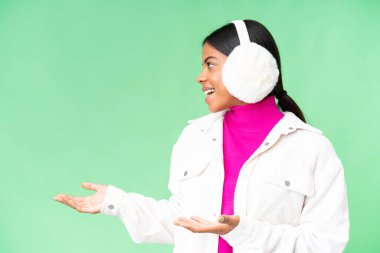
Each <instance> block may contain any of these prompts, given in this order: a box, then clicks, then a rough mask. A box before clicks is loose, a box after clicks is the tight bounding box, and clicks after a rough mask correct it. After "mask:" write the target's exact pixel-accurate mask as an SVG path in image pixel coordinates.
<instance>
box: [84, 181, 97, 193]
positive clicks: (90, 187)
mask: <svg viewBox="0 0 380 253" xmlns="http://www.w3.org/2000/svg"><path fill="white" fill-rule="evenodd" d="M99 186H100V185H97V184H93V183H87V182H84V183H82V187H83V188H85V189H88V190H93V191H97V190H99Z"/></svg>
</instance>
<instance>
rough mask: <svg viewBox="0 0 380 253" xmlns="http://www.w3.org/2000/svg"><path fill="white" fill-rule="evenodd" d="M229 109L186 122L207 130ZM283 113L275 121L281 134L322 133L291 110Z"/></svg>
mask: <svg viewBox="0 0 380 253" xmlns="http://www.w3.org/2000/svg"><path fill="white" fill-rule="evenodd" d="M228 110H229V109H225V110H222V111H219V112H215V113H209V114H207V115H205V116H202V117H199V118H196V119H192V120H188V121H187V122H188V123H189V124H194V125H195V126H196V127H199V129H200V130H201V131H205V132H207V131H209V130H210V129H211V128H212V126H213V124H214V122H215V121H217V120H222V119H223V117H224V114H225V113H226V112H227V111H228ZM283 113H284V114H285V115H284V117H283V118H282V119H281V120H280V121H279V122H278V123H277V127H276V128H278V129H279V131H280V132H281V134H288V133H291V132H294V131H295V130H297V129H304V130H307V131H311V132H314V133H317V134H323V132H322V131H321V130H320V129H318V128H315V127H313V126H311V125H309V124H307V123H304V122H303V121H302V120H301V119H299V118H298V117H297V116H296V115H295V114H294V113H293V112H290V111H284V112H283Z"/></svg>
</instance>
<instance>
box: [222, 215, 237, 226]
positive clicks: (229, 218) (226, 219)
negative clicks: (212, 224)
mask: <svg viewBox="0 0 380 253" xmlns="http://www.w3.org/2000/svg"><path fill="white" fill-rule="evenodd" d="M218 222H219V223H224V224H228V225H233V226H236V225H237V224H238V223H239V222H240V216H239V215H220V216H219V217H218Z"/></svg>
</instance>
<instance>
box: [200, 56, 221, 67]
mask: <svg viewBox="0 0 380 253" xmlns="http://www.w3.org/2000/svg"><path fill="white" fill-rule="evenodd" d="M211 58H214V59H217V58H216V57H214V56H209V57H207V58H206V59H204V60H203V63H206V61H207V60H208V59H211ZM202 66H203V64H202Z"/></svg>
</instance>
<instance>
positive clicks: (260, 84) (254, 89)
mask: <svg viewBox="0 0 380 253" xmlns="http://www.w3.org/2000/svg"><path fill="white" fill-rule="evenodd" d="M202 45H203V51H202V67H203V68H202V71H201V73H200V74H199V76H198V77H197V82H199V83H200V84H201V88H202V91H203V92H204V93H205V94H206V99H205V101H206V103H207V105H208V107H209V110H210V112H211V113H210V114H208V115H205V116H203V117H200V118H198V119H194V120H189V122H188V125H187V126H186V127H185V128H184V129H183V131H182V133H181V135H180V136H179V138H178V140H177V142H176V143H175V144H174V147H173V150H172V157H171V165H170V179H169V184H168V187H169V189H170V191H171V193H172V195H171V197H170V198H169V199H168V200H165V199H162V200H155V199H153V198H150V197H146V196H143V195H140V194H137V193H132V192H124V191H123V190H121V189H119V188H117V187H115V186H112V185H109V186H106V185H98V184H92V183H83V184H82V186H83V187H84V188H86V189H89V190H94V191H96V193H95V194H94V195H92V196H88V197H72V196H68V195H65V194H60V195H57V196H56V197H55V198H54V199H55V200H57V201H59V202H62V203H64V204H66V205H68V206H70V207H72V208H74V209H76V210H78V211H79V212H85V213H99V212H101V213H103V214H107V215H113V216H118V217H119V218H120V219H121V221H122V222H123V223H124V225H125V227H126V229H127V230H128V232H129V234H130V236H131V238H132V239H133V241H135V242H137V243H174V252H175V253H187V252H188V253H190V252H191V253H206V252H207V253H217V252H218V253H222V252H223V253H227V252H235V253H244V252H247V253H248V252H249V253H253V252H276V253H290V252H297V253H305V252H309V253H311V252H314V253H322V252H330V253H337V252H342V251H343V250H344V248H345V246H346V244H347V242H348V238H349V215H348V203H347V192H346V183H345V177H344V170H343V166H342V163H341V161H340V159H339V158H338V156H337V154H336V152H335V150H334V148H333V146H332V144H331V143H330V141H329V140H328V139H327V138H326V137H325V136H324V135H323V133H322V131H320V130H319V129H317V128H314V127H312V126H311V125H309V124H307V123H306V120H305V118H304V116H303V114H302V112H301V110H300V109H299V107H298V106H297V104H296V103H295V102H294V101H293V99H292V98H291V97H290V96H289V95H288V94H287V92H286V91H285V90H284V88H283V84H282V78H281V62H280V55H279V52H278V49H277V46H276V43H275V41H274V39H273V37H272V36H271V34H270V33H269V31H268V30H267V29H266V28H265V27H264V26H263V25H262V24H260V23H259V22H257V21H254V20H244V21H243V20H235V21H233V22H231V23H229V24H226V25H225V26H223V27H221V28H219V29H217V30H216V31H214V32H213V33H211V34H210V35H209V36H207V37H206V38H205V39H204V41H203V44H202ZM276 98H277V100H278V105H279V107H278V106H277V104H276V101H275V99H276ZM280 108H281V110H280Z"/></svg>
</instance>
